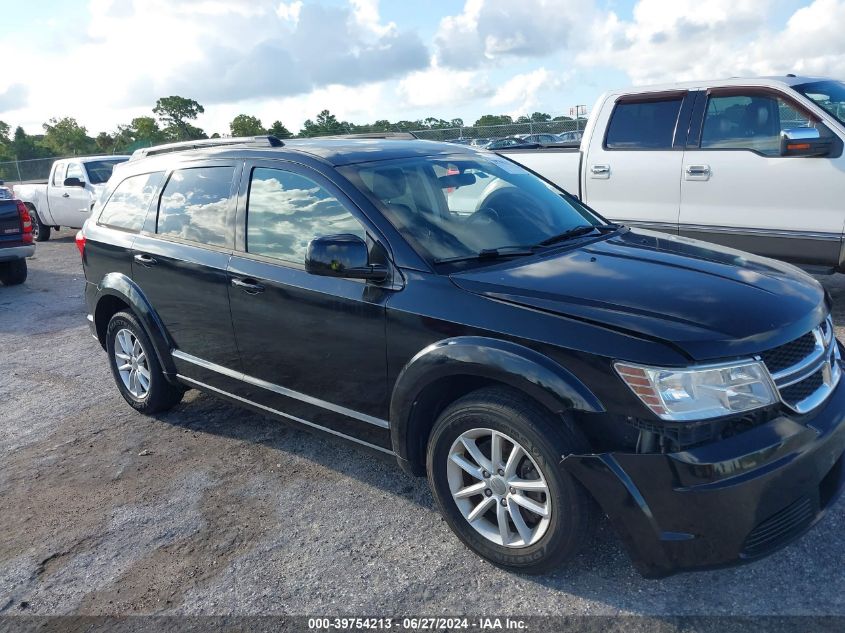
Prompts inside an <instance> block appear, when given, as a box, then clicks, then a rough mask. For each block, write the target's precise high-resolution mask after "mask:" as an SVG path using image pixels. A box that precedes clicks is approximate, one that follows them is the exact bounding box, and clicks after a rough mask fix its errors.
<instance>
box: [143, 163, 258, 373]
mask: <svg viewBox="0 0 845 633" xmlns="http://www.w3.org/2000/svg"><path fill="white" fill-rule="evenodd" d="M241 169H242V162H241V161H237V160H230V161H203V162H202V163H201V164H197V163H189V164H185V165H183V166H180V167H178V168H177V169H174V170H173V171H171V172H170V173H169V174H168V175H167V178H166V182H165V184H164V187H163V189H162V191H161V195H160V196H159V199H158V202H157V206H156V208H155V210H154V211H151V212H150V213H149V214H148V216H147V220H146V223H145V225H144V230H143V231H142V232H141V234H139V235H138V237H137V238H136V239H135V242H134V244H133V250H132V252H133V259H132V279H133V280H134V281H135V283H137V284H138V286H140V288H141V291H142V292H143V293H144V295H145V296H146V297H147V299H148V300H149V301H150V303H151V304H152V307H153V309H154V310H155V311H156V313H157V314H158V316H159V318H160V319H161V321H162V323H163V324H164V326H165V329H166V330H167V332H168V334H169V336H170V338H171V339H172V343H173V346H174V348H175V351H174V360H175V361H176V367H177V369H178V371H179V373H180V374H182V375H184V376H186V377H188V378H191V379H194V380H199V381H201V382H203V383H206V384H211V385H215V384H216V383H215V381H216V380H217V379H218V378H219V377H220V376H221V370H225V371H229V372H236V373H237V372H239V371H240V357H239V355H238V350H237V347H236V345H235V335H234V332H233V331H232V322H231V318H230V315H229V294H228V290H227V285H228V278H227V276H226V268H227V266H228V264H229V257H230V256H231V253H232V247H233V245H234V222H235V195H234V193H235V188H236V182H237V179H238V178H239V177H240V172H241ZM210 364H211V365H214V366H215V367H216V368H218V369H216V370H209V369H208V366H209V365H210Z"/></svg>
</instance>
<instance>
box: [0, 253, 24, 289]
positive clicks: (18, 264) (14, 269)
mask: <svg viewBox="0 0 845 633" xmlns="http://www.w3.org/2000/svg"><path fill="white" fill-rule="evenodd" d="M26 273H27V268H26V260H25V259H13V260H12V261H10V262H0V283H2V284H4V285H6V286H17V285H18V284H22V283H23V282H25V281H26Z"/></svg>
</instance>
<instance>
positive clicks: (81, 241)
mask: <svg viewBox="0 0 845 633" xmlns="http://www.w3.org/2000/svg"><path fill="white" fill-rule="evenodd" d="M76 248H78V249H79V255H80V257H85V236H84V235H83V234H82V231H81V230H79V231H77V232H76Z"/></svg>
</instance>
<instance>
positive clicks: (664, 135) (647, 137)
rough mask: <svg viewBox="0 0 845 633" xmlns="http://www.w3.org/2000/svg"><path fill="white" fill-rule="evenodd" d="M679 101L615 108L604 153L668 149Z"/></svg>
mask: <svg viewBox="0 0 845 633" xmlns="http://www.w3.org/2000/svg"><path fill="white" fill-rule="evenodd" d="M682 102H683V99H682V98H681V97H673V98H670V99H659V100H658V99H650V100H648V101H639V102H636V101H623V102H621V103H618V104H616V107H615V108H614V110H613V114H612V115H611V117H610V123H609V125H608V128H607V136H606V137H605V146H606V147H607V148H608V149H652V150H664V149H671V148H672V140H673V138H674V134H675V124H676V123H677V121H678V113H679V112H680V110H681V103H682Z"/></svg>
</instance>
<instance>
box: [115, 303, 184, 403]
mask: <svg viewBox="0 0 845 633" xmlns="http://www.w3.org/2000/svg"><path fill="white" fill-rule="evenodd" d="M127 333H128V334H127ZM119 336H120V338H118V337H119ZM135 342H137V344H138V347H135V346H134V344H133V343H135ZM116 350H117V351H116ZM106 351H107V352H108V358H109V367H110V368H111V372H112V377H113V378H114V382H115V384H116V385H117V388H118V390H119V391H120V395H122V396H123V399H124V400H126V402H128V403H129V406H131V407H132V408H134V409H136V410H138V411H140V412H141V413H145V414H151V413H158V412H160V411H167V410H168V409H172V408H173V407H174V406H176V405H177V404H178V403H179V402H180V401H181V400H182V396H183V395H184V394H185V390H184V389H182V388H181V387H178V386H176V385H173V384H171V383H170V382H168V381H167V379H166V378H165V377H164V374H163V373H162V371H161V365H160V364H159V362H158V357H157V356H156V352H155V347H154V346H153V343H152V341H151V340H150V337H149V336H147V333H146V332H145V331H144V328H142V327H141V324H140V323H138V320H137V319H136V318H135V316H134V315H132V314H131V313H129V312H118V313H117V314H115V315H114V316H113V317H112V318H111V320H110V321H109V325H108V328H107V330H106ZM142 354H143V355H142ZM119 356H122V357H123V358H119ZM118 360H121V362H122V363H123V365H120V366H119V365H118V364H117V361H118ZM123 367H128V369H126V370H123V371H121V370H122V368H123ZM132 368H137V369H134V370H133V369H132ZM142 370H146V374H147V376H146V378H145V377H144V371H142ZM127 379H128V381H127ZM144 383H146V384H144Z"/></svg>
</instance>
